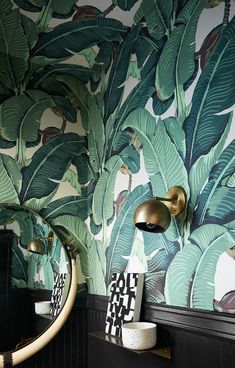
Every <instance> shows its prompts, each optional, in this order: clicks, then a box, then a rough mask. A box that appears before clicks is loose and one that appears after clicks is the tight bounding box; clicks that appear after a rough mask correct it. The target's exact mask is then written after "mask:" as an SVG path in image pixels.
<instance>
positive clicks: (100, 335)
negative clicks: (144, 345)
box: [88, 331, 171, 360]
mask: <svg viewBox="0 0 235 368" xmlns="http://www.w3.org/2000/svg"><path fill="white" fill-rule="evenodd" d="M88 335H90V336H93V337H96V338H97V339H100V340H102V341H105V342H109V343H111V344H114V345H117V346H119V347H121V348H123V349H127V348H125V347H124V346H123V344H122V339H121V337H116V336H113V335H110V334H106V333H105V332H103V331H91V332H89V333H88ZM127 350H130V349H127ZM131 351H133V352H134V353H137V354H146V353H150V354H155V355H158V356H160V357H162V358H165V359H168V360H170V359H171V347H170V346H166V347H158V346H157V345H156V346H155V347H153V348H152V349H147V350H131Z"/></svg>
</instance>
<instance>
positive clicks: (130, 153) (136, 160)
mask: <svg viewBox="0 0 235 368" xmlns="http://www.w3.org/2000/svg"><path fill="white" fill-rule="evenodd" d="M120 157H121V159H122V161H123V163H124V164H125V165H126V166H127V168H128V170H129V171H130V172H131V173H132V174H137V173H138V172H139V170H140V155H139V153H138V152H137V151H136V149H135V147H134V146H133V145H129V146H127V147H126V148H124V149H123V150H122V151H121V152H120Z"/></svg>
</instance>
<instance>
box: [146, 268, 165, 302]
mask: <svg viewBox="0 0 235 368" xmlns="http://www.w3.org/2000/svg"><path fill="white" fill-rule="evenodd" d="M165 276H166V272H165V271H159V272H154V273H146V274H145V279H144V299H145V301H146V302H150V303H164V302H165V297H164V285H165Z"/></svg>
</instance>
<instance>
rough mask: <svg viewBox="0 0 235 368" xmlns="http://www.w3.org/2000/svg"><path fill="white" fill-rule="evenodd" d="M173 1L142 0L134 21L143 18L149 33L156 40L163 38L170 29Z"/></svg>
mask: <svg viewBox="0 0 235 368" xmlns="http://www.w3.org/2000/svg"><path fill="white" fill-rule="evenodd" d="M172 10H173V1H164V0H154V1H149V0H143V1H142V4H141V5H140V7H139V9H138V10H137V13H136V14H135V18H134V19H135V23H138V22H141V21H142V20H143V18H144V19H145V22H146V25H147V28H148V32H149V34H150V35H151V36H152V37H153V38H155V39H156V40H160V39H162V38H163V36H164V35H165V34H168V32H169V30H170V25H171V24H170V21H171V14H172Z"/></svg>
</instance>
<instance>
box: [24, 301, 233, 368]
mask: <svg viewBox="0 0 235 368" xmlns="http://www.w3.org/2000/svg"><path fill="white" fill-rule="evenodd" d="M87 299H88V300H87V302H86V301H85V303H84V301H83V303H80V304H78V303H77V304H76V305H75V306H74V308H73V311H72V313H71V315H70V317H69V319H68V321H67V322H66V323H65V325H64V327H63V328H62V330H61V331H60V332H59V334H58V335H57V336H56V337H55V338H54V339H53V340H52V341H51V343H49V344H48V345H47V346H46V347H45V348H44V349H43V350H42V351H40V352H39V353H38V354H36V355H35V356H33V357H32V358H30V359H28V360H27V361H25V362H23V363H22V364H20V365H18V368H143V367H144V368H212V367H213V368H235V341H233V335H234V333H235V323H234V324H233V318H232V316H225V315H219V316H218V319H217V318H216V314H214V313H204V312H195V311H188V310H183V309H179V308H168V307H163V306H162V307H160V306H156V305H154V304H149V303H147V304H145V305H143V308H142V311H141V319H142V320H146V321H154V322H156V323H157V324H158V332H159V336H158V338H159V341H161V343H162V345H163V346H164V345H165V346H166V345H168V344H170V345H171V347H172V359H171V360H167V359H164V358H162V357H159V356H155V355H152V354H151V353H145V354H136V353H133V352H131V351H128V350H126V349H123V348H121V347H118V346H115V345H113V344H111V343H108V342H105V341H102V340H100V339H98V338H96V337H94V336H91V335H89V334H88V333H87V332H88V331H100V330H104V322H105V316H106V309H107V298H106V297H102V296H96V295H88V298H87ZM86 303H87V304H86ZM228 326H229V328H228ZM233 326H234V331H233V328H232V327H233Z"/></svg>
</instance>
